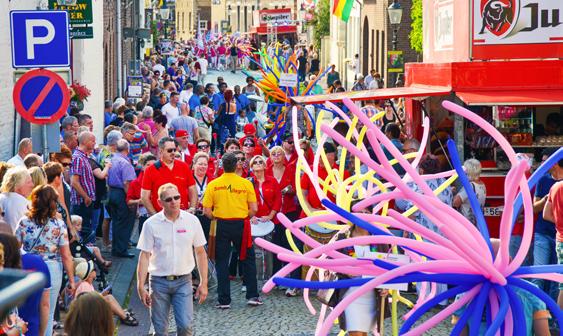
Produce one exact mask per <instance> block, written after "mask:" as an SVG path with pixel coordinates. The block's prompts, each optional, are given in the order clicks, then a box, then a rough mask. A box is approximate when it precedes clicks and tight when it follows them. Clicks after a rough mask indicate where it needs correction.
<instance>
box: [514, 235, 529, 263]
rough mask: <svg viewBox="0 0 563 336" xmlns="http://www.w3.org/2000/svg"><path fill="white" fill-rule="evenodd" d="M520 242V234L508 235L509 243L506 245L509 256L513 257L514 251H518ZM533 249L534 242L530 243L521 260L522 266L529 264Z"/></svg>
mask: <svg viewBox="0 0 563 336" xmlns="http://www.w3.org/2000/svg"><path fill="white" fill-rule="evenodd" d="M520 244H522V236H512V237H510V245H509V246H508V249H509V252H510V257H511V258H514V257H515V256H516V253H518V249H519V248H520ZM533 249H534V242H533V241H532V244H531V245H530V249H528V253H527V254H526V257H525V258H524V261H523V262H522V266H530V265H532V262H533Z"/></svg>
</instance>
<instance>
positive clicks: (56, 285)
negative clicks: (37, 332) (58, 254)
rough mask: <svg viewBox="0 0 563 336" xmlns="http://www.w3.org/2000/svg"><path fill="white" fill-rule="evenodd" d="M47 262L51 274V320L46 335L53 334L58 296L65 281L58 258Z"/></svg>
mask: <svg viewBox="0 0 563 336" xmlns="http://www.w3.org/2000/svg"><path fill="white" fill-rule="evenodd" d="M45 263H46V264H47V268H49V275H50V276H51V289H50V290H49V322H48V323H47V330H46V332H45V335H52V334H53V321H54V317H55V308H56V306H57V298H58V297H59V292H60V290H61V285H62V283H63V265H62V264H61V262H60V261H58V260H47V261H45Z"/></svg>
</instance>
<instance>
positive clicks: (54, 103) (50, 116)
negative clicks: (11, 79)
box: [12, 69, 70, 125]
mask: <svg viewBox="0 0 563 336" xmlns="http://www.w3.org/2000/svg"><path fill="white" fill-rule="evenodd" d="M12 98H13V101H14V107H15V108H16V111H18V113H19V114H20V115H21V116H22V118H24V119H25V120H27V121H29V122H30V123H33V124H40V125H44V124H50V123H54V122H56V121H58V120H59V119H60V118H61V117H63V116H64V115H65V113H66V111H67V109H68V105H69V102H70V93H69V91H68V87H67V84H66V82H65V81H64V79H62V78H61V76H59V75H57V74H56V73H54V72H52V71H49V70H44V69H37V70H31V71H28V72H26V73H25V74H24V75H23V76H22V77H21V78H20V79H18V81H17V82H16V85H15V86H14V91H13V95H12Z"/></svg>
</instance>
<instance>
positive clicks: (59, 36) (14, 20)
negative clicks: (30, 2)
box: [10, 11, 70, 68]
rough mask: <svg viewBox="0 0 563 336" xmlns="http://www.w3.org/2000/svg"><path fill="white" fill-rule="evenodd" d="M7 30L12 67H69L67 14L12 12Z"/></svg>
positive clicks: (57, 12)
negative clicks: (9, 37)
mask: <svg viewBox="0 0 563 336" xmlns="http://www.w3.org/2000/svg"><path fill="white" fill-rule="evenodd" d="M10 29H11V32H12V34H11V37H12V66H13V67H14V68H47V67H49V68H51V67H68V66H70V38H69V33H68V13H67V12H64V11H11V12H10Z"/></svg>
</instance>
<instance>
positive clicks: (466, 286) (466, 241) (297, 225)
mask: <svg viewBox="0 0 563 336" xmlns="http://www.w3.org/2000/svg"><path fill="white" fill-rule="evenodd" d="M272 76H273V74H272ZM344 104H345V105H346V106H347V107H348V109H349V110H350V112H351V113H352V115H353V117H352V118H350V117H348V116H347V115H346V114H345V113H344V112H342V111H341V110H340V109H339V108H338V107H336V106H335V105H334V104H332V103H326V104H325V106H326V108H327V109H328V110H331V111H334V112H336V113H337V114H338V115H339V116H340V118H341V119H342V120H344V121H345V122H346V123H347V124H348V126H349V127H348V131H347V133H346V134H344V135H343V134H340V133H338V132H336V131H335V130H334V129H333V126H334V124H335V123H336V122H338V120H334V121H333V124H322V125H319V124H318V125H317V127H316V138H317V142H318V144H319V145H318V150H317V151H316V154H315V158H314V164H313V165H312V167H309V166H308V165H307V164H306V161H305V158H304V156H303V153H302V152H301V150H300V149H299V147H296V150H297V151H298V153H299V161H298V174H296V180H297V183H296V184H297V188H296V189H297V196H298V198H299V199H300V202H301V205H302V207H303V209H304V211H305V212H306V213H307V215H308V216H307V217H306V218H303V219H300V220H297V221H295V222H291V221H289V220H288V218H287V217H285V216H284V215H283V214H278V218H279V220H280V221H281V223H282V224H283V225H284V226H285V227H286V228H287V232H286V233H287V234H288V240H289V241H290V244H291V245H292V248H293V250H288V249H284V248H282V247H279V246H277V245H274V244H272V243H270V242H268V241H265V240H263V239H257V240H256V243H257V244H258V245H259V246H261V247H263V248H265V249H267V250H270V251H272V252H273V253H276V254H277V256H278V258H279V259H281V260H283V261H285V262H287V264H286V266H284V267H283V268H282V269H281V270H280V271H279V272H277V273H276V274H275V275H274V276H273V277H272V278H271V279H270V280H268V282H267V283H266V284H265V285H264V288H263V290H264V291H265V292H268V291H270V290H271V289H272V288H273V287H274V286H276V285H280V286H286V287H294V288H304V295H305V301H306V304H307V306H308V307H309V310H310V311H311V312H312V313H316V311H315V310H314V308H313V307H312V305H311V304H310V302H309V300H308V292H309V290H310V289H327V288H335V289H339V288H349V287H352V286H354V287H358V290H356V291H354V292H353V293H351V294H350V295H347V296H346V297H345V298H344V299H342V300H341V301H340V302H339V303H338V304H337V305H336V306H335V307H334V308H333V309H332V311H329V310H328V308H327V306H325V305H323V306H322V307H321V314H319V323H318V325H317V330H316V334H317V335H327V334H328V333H329V332H330V330H331V328H332V326H333V324H334V322H335V320H336V319H337V318H338V316H339V315H340V314H342V313H343V312H344V310H345V309H346V307H347V306H348V305H349V304H350V303H352V302H353V301H354V300H356V299H357V298H359V297H360V296H362V295H363V294H364V293H367V292H368V291H372V290H374V289H375V288H376V287H379V286H381V285H385V284H397V283H410V282H418V283H421V284H422V285H423V286H430V287H429V288H430V289H431V290H430V292H429V294H426V293H427V292H426V291H424V290H422V291H421V293H420V295H419V296H418V299H417V302H416V303H415V304H414V305H413V306H412V309H410V311H409V312H408V313H407V314H406V315H405V316H404V317H403V318H404V319H405V320H404V322H403V324H402V326H401V328H400V330H399V329H398V323H397V314H396V306H394V307H393V308H394V309H395V312H394V314H393V315H392V325H393V330H392V333H393V334H394V335H396V334H405V335H421V334H423V333H424V332H426V331H428V330H429V329H431V328H433V327H434V326H436V325H437V324H439V323H440V322H442V321H444V320H445V319H446V318H448V317H449V316H451V315H452V314H454V313H455V312H458V314H459V316H458V317H459V320H458V322H457V324H456V325H455V326H454V327H453V330H452V334H453V335H458V334H459V333H460V332H461V331H462V329H463V328H465V326H469V330H470V333H471V334H475V335H476V334H477V331H478V330H479V327H480V326H481V325H482V324H485V325H486V335H502V334H504V335H525V334H526V333H527V328H526V322H525V321H526V319H525V318H524V308H523V307H524V305H523V302H522V296H528V297H531V296H535V297H537V298H539V300H541V301H543V302H545V304H546V307H547V308H548V309H549V310H550V311H551V314H552V316H553V317H554V318H555V319H556V321H557V322H558V323H559V325H561V322H562V321H563V312H562V311H561V309H559V307H558V305H557V304H556V303H555V302H554V301H553V300H552V299H551V298H550V297H549V296H548V295H547V294H545V293H544V292H543V291H541V290H540V289H539V288H537V287H536V286H534V285H532V284H531V283H530V282H528V281H526V280H524V279H533V278H537V279H546V280H551V281H556V282H563V275H562V274H559V273H563V265H542V266H522V262H523V261H524V258H525V256H526V254H527V252H528V250H529V248H530V244H531V240H532V234H533V207H532V197H531V194H530V188H532V187H534V186H535V184H536V183H537V181H538V180H539V178H540V177H541V176H542V175H544V174H545V173H546V172H547V170H548V169H549V168H550V167H551V166H553V164H555V163H556V162H557V161H558V160H560V159H561V158H563V148H561V149H559V150H558V151H557V152H556V153H555V154H553V155H552V156H551V157H550V158H549V159H548V160H547V161H546V162H545V163H543V164H542V166H540V167H539V168H538V169H537V170H536V171H535V172H534V173H533V174H532V175H531V177H530V178H529V179H528V180H527V179H526V177H525V173H526V172H527V171H528V170H529V169H530V167H529V163H528V162H527V161H525V160H519V157H518V156H517V155H516V153H515V152H514V150H513V149H512V147H511V146H510V144H509V143H508V141H507V140H506V139H505V138H504V136H503V135H502V134H501V133H500V132H498V130H497V129H495V128H494V127H493V126H492V125H491V124H489V123H488V122H487V121H486V120H484V119H482V118H481V117H479V116H478V115H476V114H474V113H472V112H471V111H469V110H467V109H465V108H463V107H461V106H458V105H456V104H454V103H451V102H449V101H445V102H444V103H443V106H444V108H446V109H448V110H449V111H451V112H452V113H455V114H458V115H460V116H461V117H463V118H465V119H467V120H469V121H471V122H473V123H475V124H476V125H478V126H479V127H481V128H482V129H483V130H484V131H485V132H487V133H488V134H489V135H490V136H491V137H493V138H494V139H495V140H496V141H497V143H498V145H499V146H500V148H502V150H504V152H505V153H506V155H507V157H508V158H509V160H510V162H511V169H510V171H509V172H508V174H507V176H506V179H505V185H504V199H505V204H504V211H503V213H502V217H501V222H500V234H499V235H500V237H499V240H498V242H499V244H498V246H495V247H497V248H493V245H492V244H491V239H490V237H489V233H488V228H487V225H486V224H487V223H486V222H485V217H484V216H483V213H482V211H481V208H480V206H479V203H478V201H477V197H476V195H475V193H474V191H473V188H472V187H471V185H470V182H469V180H468V178H467V176H466V174H465V172H464V170H463V168H462V163H461V161H460V158H459V155H458V153H457V150H456V147H455V144H454V142H453V141H452V140H449V141H448V142H447V147H448V152H449V156H450V160H451V163H452V166H453V168H454V169H452V170H450V171H447V172H443V173H439V174H434V175H428V174H419V170H418V169H417V168H418V164H419V162H420V160H421V158H422V156H423V153H424V151H425V148H424V146H421V148H420V150H419V151H418V152H416V153H411V154H406V155H405V156H403V155H402V154H401V153H400V152H399V150H397V148H396V147H395V146H394V145H393V144H392V143H391V141H390V140H389V139H388V138H387V137H386V136H385V134H383V133H382V131H381V130H380V129H379V128H378V127H376V126H375V124H374V121H375V120H376V119H378V118H381V116H382V114H381V113H380V114H378V115H375V116H373V117H371V118H369V117H368V116H366V115H365V114H363V113H362V112H361V111H360V110H359V108H358V107H356V106H355V105H354V104H353V103H352V101H351V100H349V99H345V100H344ZM322 112H323V111H321V113H322ZM293 118H294V119H295V118H296V115H295V113H293ZM336 119H338V118H336ZM319 120H323V118H322V116H319ZM294 121H295V120H294ZM295 124H296V123H295V122H294V123H293V125H295ZM423 127H424V132H423V139H422V141H421V143H422V144H426V143H427V140H428V134H429V120H428V119H427V118H426V119H425V120H424V122H423ZM293 135H294V138H295V141H294V142H295V144H298V141H297V140H298V137H297V128H296V126H294V128H293ZM329 138H330V139H332V141H333V142H335V143H336V144H339V145H340V146H341V148H342V149H341V152H340V154H339V155H340V156H339V158H340V165H339V166H336V167H331V166H329V163H328V161H327V158H326V154H325V153H324V151H323V144H324V142H326V141H327V140H329ZM368 148H370V149H371V151H370V152H368ZM384 149H385V150H386V151H387V152H388V153H390V154H391V156H392V159H391V160H389V159H388V158H387V156H386V155H385V152H384ZM348 154H349V157H350V158H352V161H353V162H352V165H353V171H354V174H352V176H350V177H348V178H344V176H345V175H344V162H345V161H346V156H347V155H348ZM370 154H371V155H370ZM373 156H375V157H373ZM394 165H400V166H401V167H402V169H403V170H404V171H405V173H404V175H399V174H398V173H397V169H395V168H396V167H394ZM319 167H324V168H325V169H326V171H328V176H326V177H325V178H321V176H319V174H318V172H319ZM299 172H302V173H303V174H307V175H309V178H310V180H311V181H312V183H313V186H314V188H315V190H316V192H317V195H319V198H320V199H321V200H322V204H323V205H324V207H325V208H326V210H322V211H321V210H314V209H309V208H307V206H306V203H304V201H303V193H302V191H301V190H300V187H299V175H300V174H299ZM435 178H442V180H444V179H445V182H444V183H443V185H441V186H440V187H439V188H438V189H436V190H432V189H431V188H430V187H429V186H428V185H427V183H426V182H425V181H426V180H429V179H435ZM455 179H459V181H460V182H461V184H462V185H463V187H464V188H465V190H466V192H467V194H468V198H469V201H470V204H471V207H472V210H473V213H474V214H475V218H476V225H474V224H473V223H471V222H470V221H469V220H468V219H466V218H465V217H464V216H463V215H461V214H460V213H459V212H458V211H456V210H455V209H453V208H451V207H450V206H449V205H447V204H445V203H443V202H441V201H440V199H439V198H438V197H437V195H439V194H440V193H441V192H442V191H443V190H444V189H445V188H446V187H447V186H448V185H449V184H451V183H452V182H453V181H454V180H455ZM414 184H416V185H417V186H418V189H419V192H415V191H413V188H412V186H413V185H414ZM333 195H336V196H333ZM353 198H355V199H358V198H359V199H360V201H359V202H357V203H356V204H354V205H353V206H350V204H351V200H352V199H353ZM396 200H408V201H409V202H410V203H411V204H413V207H412V208H411V209H408V210H407V211H405V212H403V213H400V212H398V211H396V210H394V209H392V207H391V206H390V202H392V201H396ZM371 206H373V210H372V211H371V212H370V213H366V212H365V211H363V210H364V209H366V208H368V207H371ZM522 208H523V212H522V214H523V218H524V231H523V235H522V243H521V245H520V247H519V249H518V251H517V253H516V254H515V255H514V256H513V258H511V257H510V255H509V241H510V236H511V233H512V229H513V226H514V222H515V219H516V217H517V216H518V215H519V213H520V210H521V209H522ZM417 211H420V212H421V213H422V214H424V215H425V216H426V217H427V218H428V219H429V220H431V221H432V223H433V224H434V225H436V226H437V228H438V232H436V231H433V230H430V229H428V228H427V227H425V226H423V225H421V224H419V223H417V222H415V221H413V220H412V219H411V218H409V216H411V215H413V214H415V213H416V212H417ZM335 223H344V224H335ZM352 223H353V224H355V225H357V226H359V227H362V228H364V229H366V230H367V231H368V232H369V233H370V235H368V236H361V237H353V238H348V239H342V240H336V239H334V238H333V239H332V240H331V241H330V242H329V243H327V244H321V243H319V242H317V241H315V240H313V239H312V238H311V237H309V236H307V235H306V234H305V233H304V232H303V231H302V230H301V229H302V228H304V227H305V226H308V225H312V224H316V225H320V226H323V227H326V228H329V229H332V230H337V231H338V232H345V231H346V230H348V228H349V225H350V224H352ZM391 229H398V230H403V231H405V232H407V233H409V236H410V237H413V238H403V237H397V236H394V235H393V234H392V233H391V231H390V230H391ZM293 236H294V237H296V238H297V239H299V240H301V241H302V242H303V243H304V244H306V245H308V246H310V247H311V250H310V251H308V252H306V253H301V252H300V251H299V250H298V249H297V248H296V247H295V244H294V243H295V242H294V241H293ZM369 244H389V245H393V246H395V247H400V248H401V249H402V250H403V251H405V254H407V255H408V256H409V261H408V262H407V261H405V262H402V263H401V262H393V261H389V260H383V259H377V258H374V259H369V258H368V259H366V258H355V257H351V256H348V255H345V254H343V253H341V252H340V251H339V250H341V249H342V248H345V247H351V246H354V245H369ZM300 266H308V267H310V270H309V273H308V274H307V277H306V278H305V279H304V280H300V279H291V278H287V277H286V276H288V274H290V272H291V271H293V270H295V269H296V268H298V267H300ZM314 269H319V270H323V271H324V270H326V271H330V272H336V273H343V274H348V275H351V276H352V278H350V279H346V280H335V281H323V280H324V279H323V276H322V274H323V273H324V272H319V274H320V275H319V281H312V280H311V278H312V277H311V275H312V272H313V270H314ZM435 284H447V285H449V286H450V287H449V288H450V289H448V290H446V291H443V292H442V293H440V294H436V290H435V286H436V285H435ZM427 288H428V287H427ZM392 297H393V300H394V301H395V302H396V301H399V302H403V303H405V304H407V305H409V302H408V301H407V300H405V299H401V297H400V295H399V294H398V293H394V294H392ZM450 298H455V300H454V301H453V303H451V304H449V305H447V306H445V307H443V308H441V309H440V311H439V312H438V313H436V314H434V315H433V316H431V317H430V318H429V319H426V320H425V321H424V322H422V323H421V321H419V319H420V318H421V317H422V315H424V314H425V313H426V312H428V311H429V310H430V309H431V308H433V307H435V306H436V305H438V304H439V303H440V302H442V301H444V300H446V299H450ZM409 306H410V305H409ZM462 308H463V310H460V309H462ZM459 312H462V313H459ZM325 313H328V315H326V314H325ZM325 315H326V316H325ZM415 324H416V326H415ZM413 326H415V327H413ZM380 332H382V331H381V330H380Z"/></svg>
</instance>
